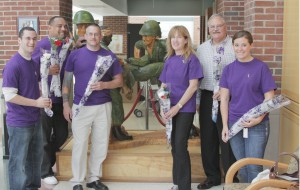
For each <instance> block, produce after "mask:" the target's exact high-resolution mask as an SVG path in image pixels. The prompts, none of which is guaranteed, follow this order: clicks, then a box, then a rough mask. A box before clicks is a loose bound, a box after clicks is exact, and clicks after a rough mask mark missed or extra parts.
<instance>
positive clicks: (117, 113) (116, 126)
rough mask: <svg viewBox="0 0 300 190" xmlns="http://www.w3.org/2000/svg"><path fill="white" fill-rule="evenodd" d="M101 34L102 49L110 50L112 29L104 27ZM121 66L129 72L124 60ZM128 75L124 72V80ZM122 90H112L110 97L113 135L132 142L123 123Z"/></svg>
mask: <svg viewBox="0 0 300 190" xmlns="http://www.w3.org/2000/svg"><path fill="white" fill-rule="evenodd" d="M101 32H102V40H101V42H100V45H101V47H102V48H104V49H107V50H109V51H111V50H110V49H109V47H108V46H109V44H110V42H111V41H112V31H111V29H110V28H108V27H105V26H102V27H101ZM119 61H120V63H121V65H123V69H124V70H126V69H127V70H128V68H127V67H126V68H125V67H124V63H123V61H122V60H120V59H119ZM126 73H128V71H127V72H126V71H125V72H123V78H124V79H125V78H127V76H124V75H126ZM120 91H121V88H115V89H111V90H110V96H111V97H112V114H111V117H112V128H111V131H112V134H113V136H114V137H115V138H116V139H118V140H121V141H122V140H132V139H133V138H132V136H130V135H128V134H127V132H126V131H125V128H124V127H123V126H122V123H123V122H124V107H123V100H122V96H121V93H120Z"/></svg>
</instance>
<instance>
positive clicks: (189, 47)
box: [166, 25, 195, 60]
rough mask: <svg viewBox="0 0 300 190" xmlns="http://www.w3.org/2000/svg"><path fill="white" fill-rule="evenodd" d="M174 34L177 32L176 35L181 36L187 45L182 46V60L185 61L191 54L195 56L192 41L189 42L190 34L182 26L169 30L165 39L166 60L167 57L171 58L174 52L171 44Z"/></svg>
mask: <svg viewBox="0 0 300 190" xmlns="http://www.w3.org/2000/svg"><path fill="white" fill-rule="evenodd" d="M176 32H178V34H180V35H182V36H183V37H184V38H185V39H187V43H186V44H185V45H184V48H183V56H184V59H185V60H187V59H188V58H189V57H190V55H191V54H195V51H194V49H193V46H192V40H191V36H190V33H189V31H188V30H187V28H186V27H185V26H182V25H177V26H173V27H172V28H171V30H170V31H169V34H168V38H167V55H166V59H168V58H169V57H171V56H172V55H174V54H175V51H174V49H173V47H172V44H171V38H172V37H174V36H175V34H176Z"/></svg>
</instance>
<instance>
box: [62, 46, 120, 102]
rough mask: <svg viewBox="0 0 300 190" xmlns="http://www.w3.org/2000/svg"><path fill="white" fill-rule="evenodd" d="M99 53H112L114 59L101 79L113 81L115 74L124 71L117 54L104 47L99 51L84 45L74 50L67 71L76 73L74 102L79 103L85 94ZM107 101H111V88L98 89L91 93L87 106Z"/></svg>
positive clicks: (102, 54) (105, 54)
mask: <svg viewBox="0 0 300 190" xmlns="http://www.w3.org/2000/svg"><path fill="white" fill-rule="evenodd" d="M98 55H101V56H108V55H110V56H112V58H113V59H114V63H113V64H112V66H111V67H110V68H109V69H108V71H107V72H106V73H105V75H104V76H103V77H102V79H101V81H111V80H112V79H113V77H114V76H116V75H117V74H120V73H122V71H123V70H122V67H121V65H120V63H119V61H118V59H117V57H116V56H115V54H113V53H112V52H111V51H108V50H105V49H104V48H101V49H100V50H98V51H90V50H89V49H87V47H83V48H80V49H77V50H74V51H72V52H71V53H70V56H69V57H68V60H67V64H66V67H65V71H68V72H73V74H74V77H75V85H74V103H75V104H77V105H78V104H79V101H80V100H81V98H82V96H83V95H84V92H85V89H86V87H87V84H88V82H89V80H90V78H91V76H92V74H93V71H94V68H95V64H96V61H97V58H98ZM106 102H111V97H110V90H109V89H104V90H96V91H93V92H92V94H90V96H89V97H88V100H87V101H86V103H85V106H91V105H100V104H104V103H106Z"/></svg>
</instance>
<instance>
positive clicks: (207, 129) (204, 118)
mask: <svg viewBox="0 0 300 190" xmlns="http://www.w3.org/2000/svg"><path fill="white" fill-rule="evenodd" d="M212 96H213V92H212V91H207V90H202V91H201V100H200V108H199V120H200V138H201V156H202V164H203V168H204V172H205V174H206V176H207V178H208V180H211V181H214V182H215V183H220V182H221V170H220V152H219V149H220V148H221V161H222V165H223V170H224V173H225V175H226V173H227V171H228V169H229V167H230V166H231V165H232V164H233V163H234V162H235V161H236V159H235V157H234V155H233V153H232V150H231V147H230V144H229V143H224V142H223V141H222V138H221V134H222V129H223V123H222V117H221V112H220V102H219V111H218V118H217V122H216V123H214V122H213V121H212V118H211V114H212V103H213V99H212ZM235 180H236V179H235Z"/></svg>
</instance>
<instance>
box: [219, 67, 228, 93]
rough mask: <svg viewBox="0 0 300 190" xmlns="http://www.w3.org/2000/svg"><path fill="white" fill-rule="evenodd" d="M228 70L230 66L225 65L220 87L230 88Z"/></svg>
mask: <svg viewBox="0 0 300 190" xmlns="http://www.w3.org/2000/svg"><path fill="white" fill-rule="evenodd" d="M228 72H229V66H225V68H224V69H223V72H222V76H221V80H220V84H219V85H220V87H222V88H227V89H229V86H228Z"/></svg>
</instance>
